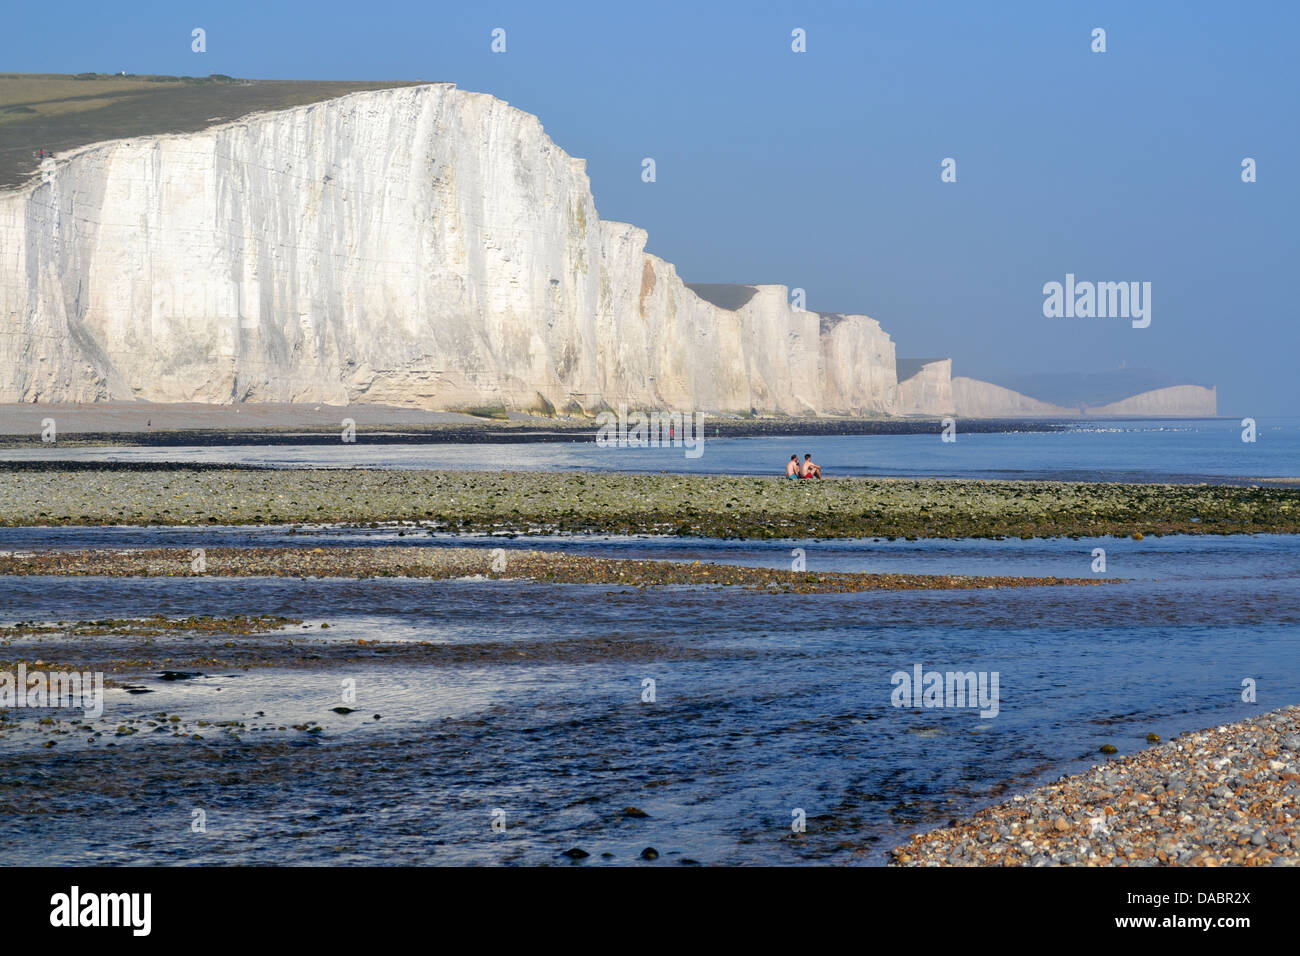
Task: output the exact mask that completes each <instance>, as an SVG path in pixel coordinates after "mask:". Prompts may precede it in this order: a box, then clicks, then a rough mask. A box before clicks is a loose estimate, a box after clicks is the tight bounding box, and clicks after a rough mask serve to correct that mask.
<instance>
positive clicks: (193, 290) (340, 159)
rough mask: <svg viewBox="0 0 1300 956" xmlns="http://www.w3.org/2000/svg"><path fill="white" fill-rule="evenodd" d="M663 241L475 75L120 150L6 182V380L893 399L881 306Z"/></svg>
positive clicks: (1, 212) (268, 397)
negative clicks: (483, 90)
mask: <svg viewBox="0 0 1300 956" xmlns="http://www.w3.org/2000/svg"><path fill="white" fill-rule="evenodd" d="M645 244H646V233H645V232H644V231H643V230H641V229H638V228H636V227H635V226H631V225H627V224H624V223H615V222H602V221H601V220H600V218H599V217H598V215H597V213H596V207H595V203H594V201H593V199H592V195H591V190H590V183H589V180H588V177H587V174H586V170H585V164H584V162H583V161H582V160H579V159H574V158H572V157H570V156H568V155H567V154H565V153H564V151H563V150H561V149H560V148H559V147H557V146H556V145H555V144H554V143H553V142H552V141H551V140H550V138H549V137H547V136H546V134H545V132H544V131H543V129H542V125H541V123H540V122H539V121H538V120H537V119H536V117H533V116H531V115H529V114H527V113H524V112H521V111H519V110H517V109H514V108H512V107H510V106H508V105H507V104H506V103H504V102H502V101H500V100H498V99H496V98H494V97H491V96H487V95H484V94H477V93H467V92H462V91H459V90H456V89H455V87H454V86H452V85H450V84H436V85H426V86H417V87H408V88H402V89H390V90H382V91H376V92H366V93H358V94H354V95H349V96H345V97H342V98H339V99H334V100H329V101H326V102H322V103H317V104H313V105H310V106H304V107H298V108H294V109H290V110H284V111H281V112H275V113H264V114H258V115H254V116H250V117H246V118H245V119H243V120H240V121H238V122H234V123H227V124H224V125H220V126H215V127H212V128H210V129H207V130H204V131H202V132H198V133H190V134H185V135H175V136H148V137H140V138H137V139H128V140H121V141H115V142H109V143H101V144H97V145H94V146H89V147H85V148H82V149H78V150H75V151H73V152H71V153H68V154H66V155H62V156H60V157H59V158H58V161H57V163H56V165H55V167H54V168H53V170H52V171H51V172H50V174H49V176H48V181H45V182H40V183H34V184H32V185H29V186H27V187H24V188H22V189H19V190H11V191H6V192H3V193H0V401H2V402H31V401H40V402H71V401H99V400H132V399H136V400H147V401H154V402H204V403H213V402H216V403H223V402H329V403H331V404H349V403H358V402H360V403H382V404H388V405H397V406H406V407H418V408H427V409H456V408H467V407H475V406H505V407H507V408H511V409H519V410H542V411H547V410H551V409H557V410H561V411H564V410H568V411H578V410H583V411H592V410H595V409H598V408H601V407H604V406H606V405H614V404H618V403H626V404H628V405H630V406H634V407H635V406H640V407H647V408H676V409H683V410H695V409H699V410H706V411H731V412H750V411H755V412H765V413H789V414H826V413H835V414H846V415H862V414H890V413H892V412H893V411H894V409H895V405H896V399H897V398H899V397H900V396H899V394H898V392H899V390H898V389H897V388H896V382H895V377H894V375H895V373H894V346H893V342H892V340H891V339H890V338H889V336H888V335H887V334H885V332H884V331H883V330H882V329H881V328H880V325H879V324H878V323H877V322H875V321H874V320H872V319H869V318H867V317H865V316H853V315H821V314H818V313H814V312H805V311H802V310H796V309H793V308H791V306H790V305H789V301H788V297H787V293H786V289H785V287H784V286H779V285H762V286H753V287H744V288H752V289H753V294H752V295H749V296H748V297H747V298H746V299H745V301H743V302H731V303H729V305H731V306H732V307H724V306H720V305H717V304H715V303H714V302H712V301H709V300H708V299H707V298H704V297H701V295H699V294H697V293H696V292H695V291H692V290H691V289H690V288H689V287H687V286H686V285H685V284H684V283H683V282H682V281H681V279H680V278H679V277H678V276H677V272H676V269H675V268H674V267H673V266H672V264H671V263H668V262H665V261H663V260H662V259H659V258H657V257H655V256H651V255H649V254H647V253H646V252H645Z"/></svg>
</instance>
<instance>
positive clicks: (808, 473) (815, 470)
mask: <svg viewBox="0 0 1300 956" xmlns="http://www.w3.org/2000/svg"><path fill="white" fill-rule="evenodd" d="M785 476H786V477H787V478H820V477H821V476H822V466H821V465H819V464H817V463H816V462H814V461H813V460H812V455H804V456H803V464H802V465H801V464H799V456H798V455H791V456H790V460H789V461H787V462H786V463H785Z"/></svg>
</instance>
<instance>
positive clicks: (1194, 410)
mask: <svg viewBox="0 0 1300 956" xmlns="http://www.w3.org/2000/svg"><path fill="white" fill-rule="evenodd" d="M1218 413H1219V408H1218V392H1217V390H1216V389H1215V388H1214V387H1209V388H1206V387H1205V386H1202V385H1174V386H1172V387H1170V388H1158V389H1155V390H1154V391H1150V392H1143V393H1142V394H1141V395H1134V396H1133V397H1132V398H1126V399H1123V400H1122V401H1118V402H1111V403H1110V404H1109V405H1101V406H1099V407H1097V408H1089V409H1088V415H1089V416H1093V415H1100V416H1126V417H1147V416H1150V417H1152V418H1165V417H1170V416H1173V417H1185V418H1213V417H1214V416H1215V415H1217V414H1218Z"/></svg>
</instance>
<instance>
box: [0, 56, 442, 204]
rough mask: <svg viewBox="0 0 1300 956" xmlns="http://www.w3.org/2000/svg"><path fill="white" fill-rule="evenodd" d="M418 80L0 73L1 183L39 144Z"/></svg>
mask: <svg viewBox="0 0 1300 956" xmlns="http://www.w3.org/2000/svg"><path fill="white" fill-rule="evenodd" d="M419 82H423V81H395V82H391V81H374V82H353V81H316V80H239V79H234V78H233V77H229V76H222V75H220V74H213V75H212V76H207V77H192V76H144V75H141V76H136V75H132V74H126V75H121V74H109V73H78V74H75V75H74V74H70V73H0V189H8V188H12V187H15V186H21V185H22V184H23V183H24V182H26V181H27V180H28V179H29V178H30V177H31V176H33V175H35V174H36V172H37V170H38V169H39V167H40V156H39V151H40V150H41V149H44V150H45V151H46V153H47V154H48V153H50V152H55V153H59V152H63V151H64V150H69V149H75V148H77V147H79V146H86V145H89V144H90V143H98V142H102V141H104V140H109V139H124V138H127V137H131V136H153V135H158V134H163V133H192V132H195V131H197V130H201V129H204V128H206V127H209V126H213V125H215V124H217V123H225V122H229V121H230V120H235V119H238V118H239V117H241V116H247V115H248V114H249V113H257V112H261V111H265V110H282V109H289V108H290V107H294V106H303V105H305V104H308V103H318V102H320V101H321V100H329V99H333V98H335V97H338V96H344V95H346V94H348V93H357V92H360V91H362V90H382V89H391V88H393V87H399V86H416V85H418V83H419Z"/></svg>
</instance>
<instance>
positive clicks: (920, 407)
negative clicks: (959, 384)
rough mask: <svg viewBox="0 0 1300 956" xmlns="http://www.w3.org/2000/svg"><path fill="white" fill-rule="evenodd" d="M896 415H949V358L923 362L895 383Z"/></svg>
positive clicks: (950, 402)
mask: <svg viewBox="0 0 1300 956" xmlns="http://www.w3.org/2000/svg"><path fill="white" fill-rule="evenodd" d="M897 408H898V414H900V415H924V416H927V417H932V416H937V415H951V414H953V412H954V406H953V395H952V359H935V360H933V361H928V362H925V363H924V364H922V365H921V366H920V369H919V370H918V371H917V372H916V373H915V374H913V375H910V376H908V377H907V378H905V379H904V380H903V381H901V382H899V383H898V405H897Z"/></svg>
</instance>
